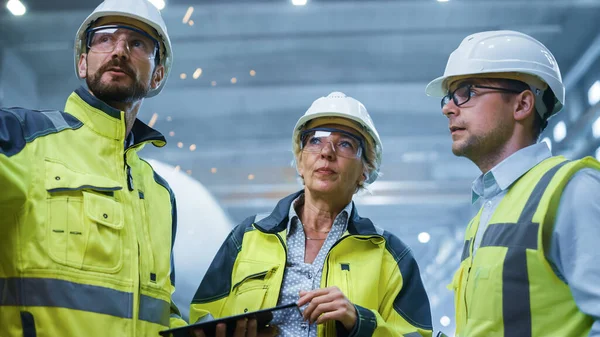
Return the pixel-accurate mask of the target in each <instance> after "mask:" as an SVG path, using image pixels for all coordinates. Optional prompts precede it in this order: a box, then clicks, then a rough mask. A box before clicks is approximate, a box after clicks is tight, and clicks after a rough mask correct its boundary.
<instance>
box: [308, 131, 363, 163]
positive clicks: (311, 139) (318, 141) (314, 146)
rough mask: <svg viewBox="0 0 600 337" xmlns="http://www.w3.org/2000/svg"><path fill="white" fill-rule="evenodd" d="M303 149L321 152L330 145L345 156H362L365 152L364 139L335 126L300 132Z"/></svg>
mask: <svg viewBox="0 0 600 337" xmlns="http://www.w3.org/2000/svg"><path fill="white" fill-rule="evenodd" d="M300 144H301V149H302V151H305V152H312V153H321V152H322V151H323V148H324V147H325V146H330V147H331V149H333V151H334V152H335V154H336V155H338V156H340V157H344V158H350V159H355V158H360V157H361V156H362V152H363V146H364V145H363V140H362V139H361V137H359V136H356V135H354V134H352V133H350V132H347V131H343V130H339V129H333V128H313V129H309V130H304V131H302V132H301V133H300Z"/></svg>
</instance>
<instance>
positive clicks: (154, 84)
mask: <svg viewBox="0 0 600 337" xmlns="http://www.w3.org/2000/svg"><path fill="white" fill-rule="evenodd" d="M164 77H165V67H164V66H163V65H162V64H159V65H157V66H156V68H155V69H154V74H152V81H151V82H150V87H151V88H152V89H156V88H158V87H159V86H160V83H161V82H162V80H163V78H164Z"/></svg>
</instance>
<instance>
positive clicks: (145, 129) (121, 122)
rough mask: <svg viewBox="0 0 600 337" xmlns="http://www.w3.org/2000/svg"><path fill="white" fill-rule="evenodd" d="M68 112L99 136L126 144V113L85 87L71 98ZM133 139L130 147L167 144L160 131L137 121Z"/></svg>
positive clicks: (67, 104) (68, 102)
mask: <svg viewBox="0 0 600 337" xmlns="http://www.w3.org/2000/svg"><path fill="white" fill-rule="evenodd" d="M65 112H68V113H70V114H72V115H74V116H75V117H77V118H78V119H80V120H82V121H83V122H84V124H85V125H86V126H88V127H90V128H92V129H93V130H94V131H96V132H97V133H98V134H100V135H102V136H104V137H107V138H110V139H114V140H119V141H121V142H125V130H126V128H125V117H124V116H125V113H124V112H123V111H119V110H117V109H115V108H113V107H111V106H109V105H108V104H106V103H104V102H103V101H101V100H99V99H98V98H96V97H95V96H93V95H92V94H91V93H90V92H89V91H87V89H85V88H84V87H79V88H78V89H77V90H75V92H73V93H72V94H71V96H69V98H68V99H67V103H66V106H65ZM131 133H132V134H133V136H132V137H133V139H132V140H131V142H129V141H128V145H129V146H128V147H131V146H136V145H139V144H142V143H145V142H152V144H153V145H154V146H157V147H162V146H165V144H166V143H167V141H166V139H165V137H164V136H163V135H162V134H161V133H160V132H158V131H156V130H154V129H153V128H151V127H149V126H148V125H146V124H144V122H142V121H141V120H139V119H137V118H136V120H135V122H134V123H133V127H132V129H131Z"/></svg>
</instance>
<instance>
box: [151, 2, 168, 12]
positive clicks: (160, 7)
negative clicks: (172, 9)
mask: <svg viewBox="0 0 600 337" xmlns="http://www.w3.org/2000/svg"><path fill="white" fill-rule="evenodd" d="M148 1H149V2H150V3H151V4H153V5H154V7H156V8H158V10H159V11H160V10H162V9H163V8H165V1H164V0H148Z"/></svg>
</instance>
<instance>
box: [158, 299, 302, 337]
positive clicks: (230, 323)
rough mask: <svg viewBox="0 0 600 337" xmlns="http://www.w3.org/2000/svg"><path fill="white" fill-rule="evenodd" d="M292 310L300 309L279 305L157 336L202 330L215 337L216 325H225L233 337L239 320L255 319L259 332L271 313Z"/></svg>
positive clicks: (176, 336) (174, 336) (179, 336)
mask: <svg viewBox="0 0 600 337" xmlns="http://www.w3.org/2000/svg"><path fill="white" fill-rule="evenodd" d="M293 308H296V310H300V309H298V306H297V305H296V303H289V304H284V305H280V306H277V307H274V308H269V309H263V310H258V311H253V312H247V313H243V314H240V315H235V316H229V317H223V318H218V319H215V320H212V321H205V322H200V323H194V324H190V325H187V326H182V327H179V328H173V329H169V330H164V331H161V332H159V334H160V335H161V336H165V337H169V336H172V337H189V336H194V333H193V331H194V330H196V329H202V331H204V334H205V335H206V337H213V336H215V329H216V327H217V324H219V323H225V324H226V325H227V336H231V335H233V333H234V331H235V326H236V323H237V321H238V320H239V319H242V318H248V319H256V323H257V324H256V326H257V327H258V330H260V329H262V328H266V327H267V325H268V324H269V322H271V320H272V319H273V313H274V312H275V311H280V310H290V309H293Z"/></svg>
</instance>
